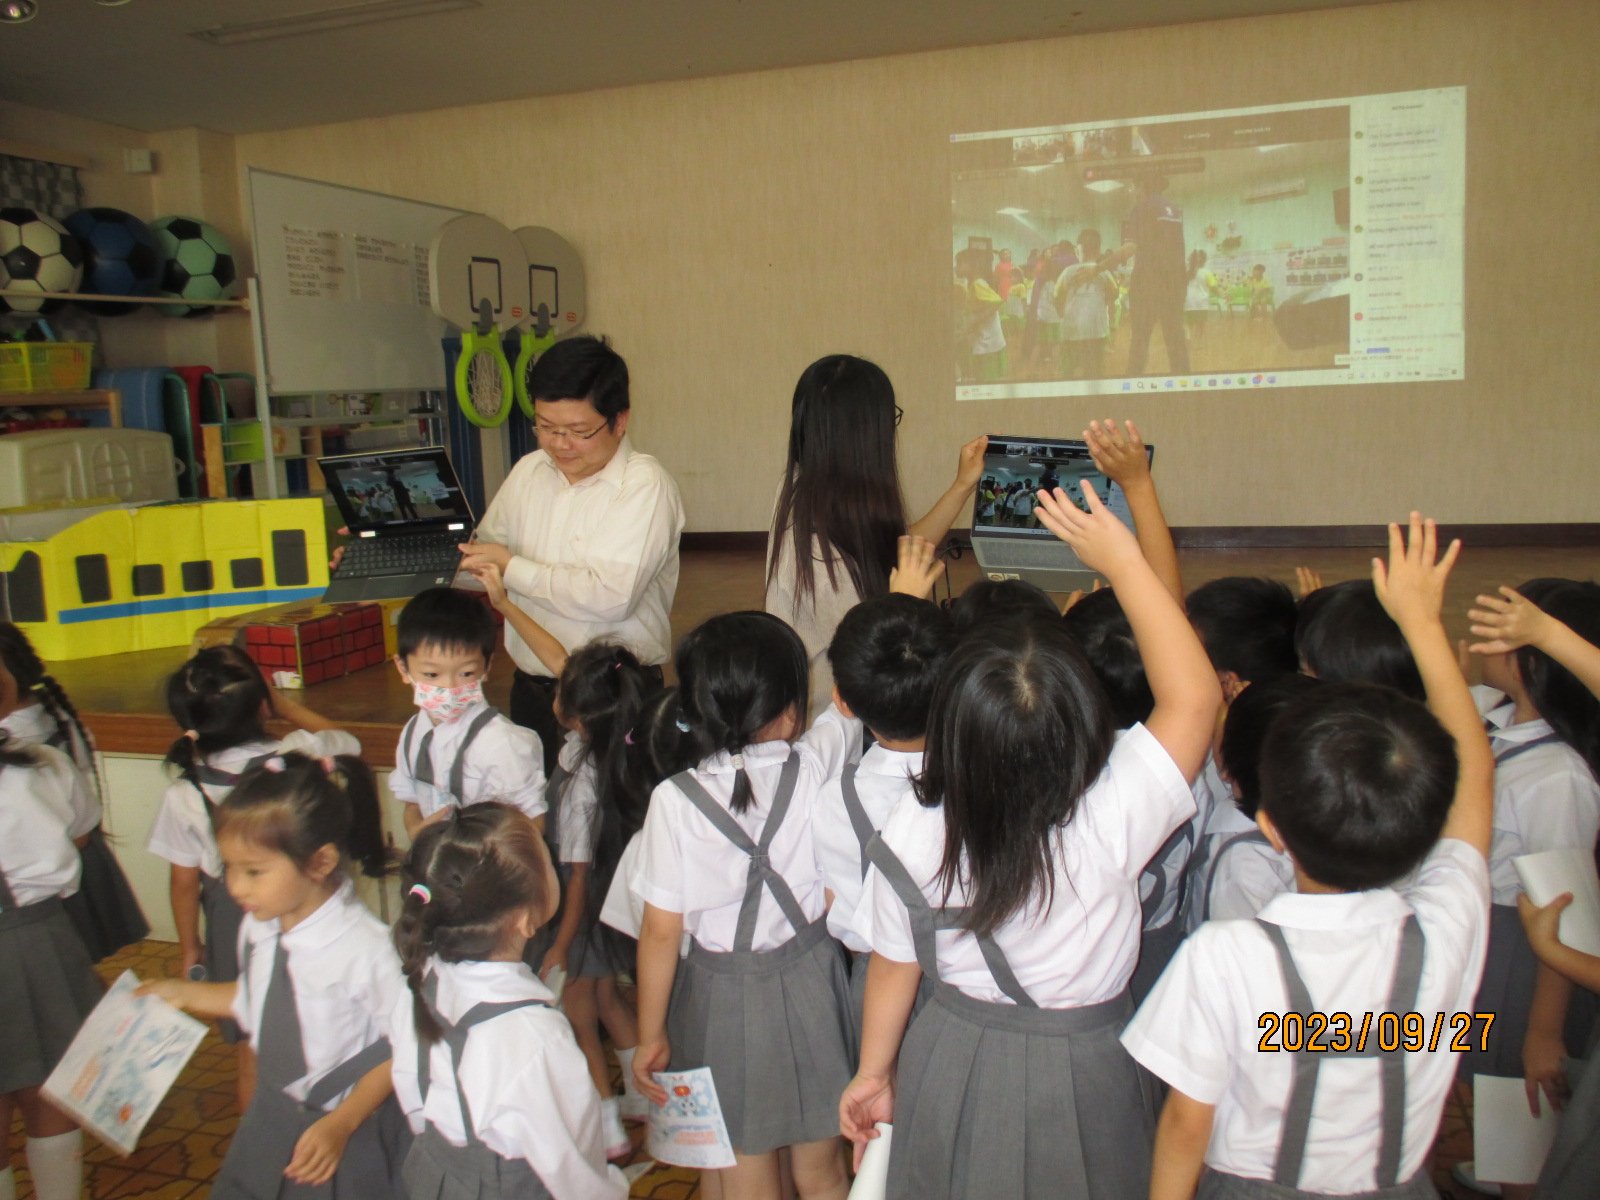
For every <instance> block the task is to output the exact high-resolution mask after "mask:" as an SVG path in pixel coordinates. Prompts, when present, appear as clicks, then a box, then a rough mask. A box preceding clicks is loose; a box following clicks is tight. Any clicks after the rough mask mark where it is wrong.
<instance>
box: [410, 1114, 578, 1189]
mask: <svg viewBox="0 0 1600 1200" xmlns="http://www.w3.org/2000/svg"><path fill="white" fill-rule="evenodd" d="M403 1178H404V1180H405V1187H406V1196H407V1197H408V1200H553V1197H552V1196H551V1194H550V1189H549V1188H547V1187H545V1185H544V1181H543V1180H541V1179H540V1178H539V1176H538V1175H536V1174H535V1173H534V1170H533V1168H532V1167H531V1166H529V1165H528V1161H527V1160H526V1159H522V1158H516V1159H512V1158H501V1157H500V1155H498V1154H496V1153H495V1152H494V1151H493V1150H491V1149H489V1147H487V1146H485V1145H482V1144H479V1145H476V1146H452V1145H451V1144H450V1142H449V1141H448V1140H446V1139H445V1137H444V1136H443V1135H442V1134H440V1133H439V1131H438V1130H437V1129H435V1128H434V1127H433V1126H432V1125H429V1126H428V1127H427V1128H426V1129H424V1130H423V1131H422V1132H421V1133H419V1134H418V1135H417V1138H416V1141H414V1142H412V1143H411V1152H410V1153H409V1154H407V1155H406V1166H405V1172H404V1174H403Z"/></svg>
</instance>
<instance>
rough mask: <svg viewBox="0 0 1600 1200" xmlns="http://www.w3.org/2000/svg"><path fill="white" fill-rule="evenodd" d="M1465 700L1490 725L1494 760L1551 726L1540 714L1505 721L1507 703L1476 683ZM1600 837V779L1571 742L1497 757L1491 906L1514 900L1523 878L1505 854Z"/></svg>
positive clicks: (1588, 844)
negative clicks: (1532, 718) (1529, 718)
mask: <svg viewBox="0 0 1600 1200" xmlns="http://www.w3.org/2000/svg"><path fill="white" fill-rule="evenodd" d="M1472 698H1473V700H1474V701H1476V702H1477V705H1478V711H1479V712H1480V713H1481V714H1483V717H1484V720H1485V721H1486V722H1487V723H1488V724H1489V725H1490V726H1492V727H1493V728H1492V730H1491V732H1490V734H1489V748H1490V749H1491V750H1493V751H1494V755H1495V758H1496V760H1499V759H1500V758H1501V757H1502V756H1505V755H1507V753H1508V752H1509V751H1512V750H1515V749H1516V747H1518V746H1520V745H1523V744H1525V743H1527V742H1531V741H1534V740H1536V739H1538V738H1545V737H1550V736H1551V735H1552V733H1553V732H1554V731H1553V730H1552V729H1551V728H1550V722H1548V721H1546V720H1544V719H1543V718H1540V719H1538V720H1535V721H1524V722H1522V724H1520V725H1512V724H1509V722H1510V720H1511V716H1512V709H1513V707H1514V706H1513V704H1512V702H1511V700H1510V699H1508V698H1507V697H1506V696H1505V694H1504V693H1502V692H1498V691H1496V690H1495V689H1493V688H1489V687H1481V686H1480V687H1475V688H1473V689H1472ZM1597 836H1600V783H1597V782H1596V781H1595V777H1594V774H1593V773H1592V772H1591V771H1590V770H1589V765H1588V764H1587V763H1585V762H1584V761H1583V756H1582V755H1580V754H1579V753H1578V752H1577V751H1576V750H1574V749H1573V748H1572V747H1571V746H1569V745H1567V744H1566V743H1565V742H1562V741H1555V742H1551V743H1549V744H1548V745H1544V746H1538V747H1536V748H1534V749H1532V750H1527V751H1524V752H1522V753H1520V754H1517V755H1516V756H1515V757H1514V758H1511V757H1508V758H1506V761H1504V762H1499V761H1496V763H1495V769H1494V840H1493V841H1491V842H1490V843H1489V880H1490V883H1491V884H1492V885H1493V887H1494V902H1495V903H1496V904H1515V903H1516V902H1517V893H1518V892H1520V891H1522V882H1521V880H1519V879H1518V878H1517V871H1516V868H1515V867H1513V866H1512V865H1511V860H1512V859H1514V858H1516V857H1517V856H1518V855H1520V854H1538V853H1540V852H1541V851H1544V850H1563V849H1568V848H1576V849H1581V850H1584V851H1586V852H1592V851H1593V850H1594V845H1595V839H1596V837H1597Z"/></svg>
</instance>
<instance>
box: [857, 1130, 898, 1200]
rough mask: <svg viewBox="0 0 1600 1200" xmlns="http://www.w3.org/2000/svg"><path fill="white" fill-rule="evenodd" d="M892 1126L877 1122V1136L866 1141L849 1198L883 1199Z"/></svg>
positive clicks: (864, 1199)
mask: <svg viewBox="0 0 1600 1200" xmlns="http://www.w3.org/2000/svg"><path fill="white" fill-rule="evenodd" d="M893 1133H894V1126H893V1125H890V1124H887V1123H886V1122H884V1121H879V1122H878V1136H877V1137H875V1138H873V1139H872V1140H871V1141H870V1142H868V1143H867V1149H866V1153H864V1154H863V1155H862V1156H861V1170H859V1171H857V1172H856V1181H855V1183H854V1184H852V1185H851V1187H850V1200H884V1197H885V1196H887V1195H888V1193H889V1137H890V1135H891V1134H893Z"/></svg>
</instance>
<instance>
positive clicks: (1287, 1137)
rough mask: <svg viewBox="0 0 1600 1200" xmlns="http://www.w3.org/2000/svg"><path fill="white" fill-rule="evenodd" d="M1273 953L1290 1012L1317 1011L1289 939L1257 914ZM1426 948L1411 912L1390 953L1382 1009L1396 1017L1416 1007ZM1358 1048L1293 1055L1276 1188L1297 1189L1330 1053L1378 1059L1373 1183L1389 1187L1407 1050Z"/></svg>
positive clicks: (1397, 1149) (1401, 1118)
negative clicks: (1313, 1110) (1320, 1078)
mask: <svg viewBox="0 0 1600 1200" xmlns="http://www.w3.org/2000/svg"><path fill="white" fill-rule="evenodd" d="M1256 924H1258V925H1259V926H1261V928H1262V929H1264V930H1265V931H1266V933H1267V937H1268V939H1269V940H1270V941H1271V942H1272V946H1273V949H1274V950H1276V951H1277V954H1278V965H1279V967H1280V968H1281V969H1282V971H1283V982H1284V987H1285V989H1286V990H1287V991H1288V993H1289V1008H1288V1011H1290V1012H1297V1013H1301V1014H1310V1013H1312V1012H1315V1011H1317V1006H1316V1004H1315V1002H1313V1000H1312V999H1311V993H1310V991H1309V990H1308V989H1307V988H1306V984H1305V980H1304V979H1303V978H1301V975H1300V971H1299V969H1298V968H1297V967H1296V966H1295V964H1294V956H1293V955H1291V954H1290V953H1289V943H1288V942H1287V941H1286V940H1285V938H1284V936H1283V930H1282V929H1281V928H1280V927H1278V926H1277V925H1274V924H1272V923H1271V922H1269V921H1263V920H1261V919H1260V918H1257V920H1256ZM1425 950H1426V944H1425V939H1424V937H1423V933H1422V926H1420V925H1419V924H1417V917H1416V914H1415V913H1412V914H1410V915H1409V916H1407V917H1406V922H1405V925H1404V926H1402V927H1401V930H1400V947H1399V951H1398V953H1397V954H1396V955H1395V966H1394V982H1393V983H1392V984H1391V985H1390V988H1389V1003H1388V1007H1387V1008H1386V1009H1385V1010H1384V1011H1385V1012H1388V1013H1394V1014H1396V1015H1401V1014H1404V1013H1408V1012H1412V1011H1413V1010H1415V1008H1416V1006H1417V989H1418V987H1419V986H1420V985H1421V983H1422V959H1423V954H1424V952H1425ZM1376 1041H1377V1039H1376V1038H1374V1039H1373V1043H1372V1044H1369V1045H1368V1046H1366V1047H1362V1048H1351V1049H1348V1050H1345V1051H1342V1052H1341V1051H1337V1050H1327V1051H1323V1050H1316V1051H1311V1050H1301V1051H1299V1052H1297V1053H1296V1054H1295V1056H1294V1080H1293V1082H1292V1083H1291V1085H1290V1088H1289V1103H1288V1106H1287V1108H1286V1109H1285V1111H1284V1118H1283V1137H1282V1140H1281V1141H1280V1142H1279V1143H1278V1159H1277V1162H1276V1164H1275V1165H1274V1167H1273V1175H1272V1181H1273V1182H1274V1183H1276V1184H1277V1185H1278V1186H1280V1187H1289V1188H1293V1187H1298V1186H1299V1183H1300V1171H1301V1168H1302V1166H1303V1165H1304V1163H1305V1153H1306V1138H1307V1134H1308V1132H1309V1131H1310V1128H1311V1108H1312V1105H1313V1104H1314V1103H1315V1102H1316V1094H1317V1074H1318V1072H1319V1071H1320V1070H1321V1068H1322V1064H1323V1062H1324V1061H1325V1060H1326V1059H1327V1058H1328V1056H1329V1055H1343V1056H1347V1057H1352V1058H1354V1057H1364V1058H1377V1059H1378V1060H1379V1070H1380V1071H1381V1072H1382V1075H1381V1079H1382V1085H1381V1087H1382V1090H1381V1093H1380V1096H1381V1103H1380V1106H1379V1127H1380V1131H1381V1132H1380V1141H1379V1143H1378V1169H1377V1184H1376V1185H1377V1187H1378V1188H1379V1189H1380V1190H1381V1189H1383V1188H1389V1187H1393V1186H1394V1185H1395V1183H1396V1182H1397V1181H1398V1178H1399V1174H1400V1155H1401V1153H1402V1152H1403V1150H1404V1143H1405V1121H1406V1062H1405V1060H1406V1054H1405V1050H1404V1048H1403V1047H1402V1046H1401V1045H1399V1044H1397V1045H1396V1046H1395V1048H1394V1049H1393V1050H1383V1049H1380V1048H1379V1047H1378V1046H1377V1045H1376V1044H1375V1043H1376Z"/></svg>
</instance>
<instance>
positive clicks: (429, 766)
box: [403, 708, 500, 801]
mask: <svg viewBox="0 0 1600 1200" xmlns="http://www.w3.org/2000/svg"><path fill="white" fill-rule="evenodd" d="M499 715H500V714H499V712H498V711H497V710H495V709H492V708H485V709H484V710H483V711H482V712H481V713H479V714H478V715H477V716H475V717H473V718H472V724H470V725H468V726H467V732H466V733H465V734H464V735H463V736H462V738H461V745H459V746H457V747H456V758H455V761H454V762H453V763H451V764H450V786H449V789H448V790H449V794H450V795H451V796H452V797H454V798H455V799H456V800H458V801H459V800H460V799H461V791H462V787H463V786H464V784H465V783H466V778H467V749H468V748H469V747H470V746H471V745H472V743H473V742H475V741H476V740H477V738H478V735H479V734H480V733H482V732H483V727H484V726H485V725H487V724H488V723H489V722H490V721H492V720H494V719H495V718H496V717H497V716H499ZM421 719H422V715H421V714H420V713H419V714H418V715H417V716H414V717H412V718H411V720H409V721H407V722H406V728H405V733H404V735H403V740H404V741H405V743H406V760H407V761H408V762H409V763H410V764H411V777H412V778H413V779H415V780H416V781H417V782H418V783H425V784H427V785H428V786H429V787H438V786H439V784H438V781H437V780H436V779H434V777H433V734H434V729H433V726H432V725H431V724H430V725H429V726H428V732H427V733H425V734H423V735H422V741H421V742H420V743H418V745H417V750H416V755H415V757H413V756H412V754H411V739H412V735H413V733H414V732H415V730H414V728H413V727H414V726H415V725H416V723H417V722H418V721H420V720H421Z"/></svg>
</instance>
